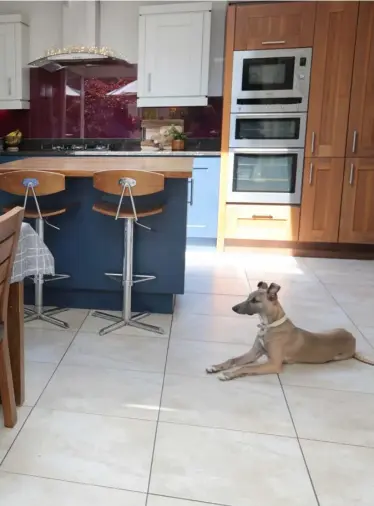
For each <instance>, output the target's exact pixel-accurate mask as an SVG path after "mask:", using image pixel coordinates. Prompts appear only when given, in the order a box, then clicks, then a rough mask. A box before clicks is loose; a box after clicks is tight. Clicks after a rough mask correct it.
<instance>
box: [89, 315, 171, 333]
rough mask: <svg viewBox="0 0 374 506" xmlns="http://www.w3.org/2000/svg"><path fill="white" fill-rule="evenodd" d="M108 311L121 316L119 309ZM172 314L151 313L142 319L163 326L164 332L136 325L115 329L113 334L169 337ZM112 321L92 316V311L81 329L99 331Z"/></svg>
mask: <svg viewBox="0 0 374 506" xmlns="http://www.w3.org/2000/svg"><path fill="white" fill-rule="evenodd" d="M105 312H107V313H110V314H113V315H116V316H120V314H121V313H120V312H119V311H105ZM171 320H172V315H169V314H157V313H154V314H151V315H149V316H147V318H144V319H142V320H140V321H141V322H144V323H148V324H150V325H156V326H158V327H161V328H162V329H163V330H164V332H165V333H164V334H157V333H156V332H149V331H147V330H142V329H137V328H135V327H129V326H126V327H122V328H120V329H118V330H115V331H113V334H120V335H125V336H145V337H150V336H155V337H169V334H170V325H171ZM110 324H111V322H110V321H108V320H104V319H103V318H97V317H95V316H92V311H91V312H90V314H89V315H88V316H87V318H86V320H85V321H84V323H83V325H82V328H81V329H80V331H81V332H95V333H98V332H99V330H101V329H102V328H103V327H107V326H108V325H110Z"/></svg>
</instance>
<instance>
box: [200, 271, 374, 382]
mask: <svg viewBox="0 0 374 506" xmlns="http://www.w3.org/2000/svg"><path fill="white" fill-rule="evenodd" d="M279 290H280V286H279V285H276V284H275V283H271V285H270V286H269V287H268V285H267V283H264V282H263V281H260V282H259V283H258V285H257V290H255V291H254V292H252V293H250V294H249V296H248V298H247V299H246V300H245V301H243V302H241V303H240V304H237V305H236V306H234V307H233V308H232V309H233V311H235V313H237V314H244V315H254V314H258V315H259V316H260V321H261V323H260V325H259V328H260V330H259V332H258V334H257V337H256V340H255V342H254V344H253V347H252V349H251V350H250V351H249V352H248V353H245V354H244V355H242V356H240V357H237V358H232V359H230V360H227V361H226V362H223V363H222V364H218V365H213V366H212V367H209V368H208V369H207V370H206V372H207V373H209V374H211V373H217V372H221V371H223V372H221V374H219V376H218V377H219V379H220V380H222V381H227V380H232V379H234V378H239V377H240V376H247V375H249V376H253V375H258V374H278V373H280V372H281V371H282V365H283V364H294V363H304V364H324V363H325V362H333V361H336V360H347V359H349V358H356V359H357V360H360V361H361V362H365V363H366V364H370V365H374V361H371V360H369V359H366V358H365V357H363V356H362V355H361V354H359V353H356V339H355V338H354V337H353V335H352V334H351V333H350V332H348V331H347V330H344V329H336V330H332V331H331V332H324V333H315V332H309V331H307V330H303V329H299V328H298V327H295V325H294V324H293V323H292V322H291V320H289V319H288V318H287V316H286V315H285V313H284V311H283V309H282V306H281V305H280V304H279V302H278V295H277V294H278V292H279ZM263 355H266V356H267V357H268V361H267V362H265V363H261V364H253V363H254V362H256V361H257V360H258V359H259V358H260V357H262V356H263ZM250 364H253V365H250Z"/></svg>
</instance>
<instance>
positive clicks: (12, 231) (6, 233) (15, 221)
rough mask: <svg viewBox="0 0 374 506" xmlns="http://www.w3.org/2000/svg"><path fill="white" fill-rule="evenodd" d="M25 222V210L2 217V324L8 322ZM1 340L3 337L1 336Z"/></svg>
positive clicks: (0, 308)
mask: <svg viewBox="0 0 374 506" xmlns="http://www.w3.org/2000/svg"><path fill="white" fill-rule="evenodd" d="M22 220H23V208H22V207H15V208H14V209H12V210H11V211H9V213H6V214H3V215H2V216H0V323H1V324H3V323H5V322H6V316H7V312H8V298H9V285H10V279H11V276H12V269H13V262H14V257H15V255H16V251H17V246H18V239H19V234H20V231H21V225H22ZM0 339H1V336H0Z"/></svg>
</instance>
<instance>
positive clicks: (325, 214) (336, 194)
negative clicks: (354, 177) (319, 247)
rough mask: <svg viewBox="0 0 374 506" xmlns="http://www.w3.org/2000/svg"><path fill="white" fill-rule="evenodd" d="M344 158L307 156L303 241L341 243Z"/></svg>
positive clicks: (302, 205)
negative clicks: (339, 235)
mask: <svg viewBox="0 0 374 506" xmlns="http://www.w3.org/2000/svg"><path fill="white" fill-rule="evenodd" d="M343 174H344V158H309V159H308V158H306V159H305V167H304V178H303V193H302V200H301V217H300V232H299V241H303V242H337V241H338V234H339V218H340V205H341V199H342V188H343Z"/></svg>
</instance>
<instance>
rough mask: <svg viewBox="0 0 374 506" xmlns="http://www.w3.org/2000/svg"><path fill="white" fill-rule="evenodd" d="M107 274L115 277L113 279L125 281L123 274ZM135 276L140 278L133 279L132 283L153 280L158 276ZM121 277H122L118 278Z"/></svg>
mask: <svg viewBox="0 0 374 506" xmlns="http://www.w3.org/2000/svg"><path fill="white" fill-rule="evenodd" d="M104 274H105V276H108V278H111V279H113V281H118V282H121V281H123V274H117V273H115V272H105V273H104ZM132 277H133V278H139V279H133V280H132V283H133V284H135V283H144V281H152V280H153V279H156V276H151V275H149V274H133V275H132ZM118 278H120V279H118Z"/></svg>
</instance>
